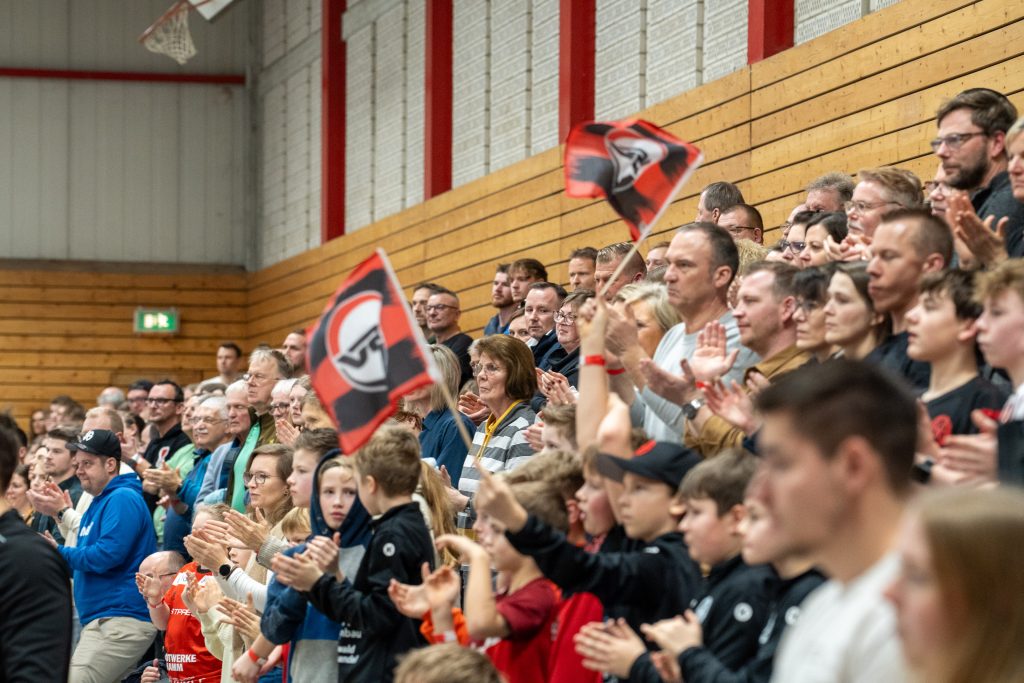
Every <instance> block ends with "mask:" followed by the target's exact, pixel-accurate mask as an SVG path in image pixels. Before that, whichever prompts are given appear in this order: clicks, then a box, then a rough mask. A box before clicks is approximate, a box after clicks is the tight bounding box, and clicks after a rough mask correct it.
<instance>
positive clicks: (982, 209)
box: [971, 171, 1024, 258]
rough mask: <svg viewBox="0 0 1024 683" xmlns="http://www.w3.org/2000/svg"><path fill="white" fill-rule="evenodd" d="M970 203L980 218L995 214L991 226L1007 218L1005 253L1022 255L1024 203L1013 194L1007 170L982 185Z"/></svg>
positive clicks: (1023, 244)
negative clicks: (986, 184) (985, 185)
mask: <svg viewBox="0 0 1024 683" xmlns="http://www.w3.org/2000/svg"><path fill="white" fill-rule="evenodd" d="M971 204H973V205H974V210H975V211H976V212H977V213H978V216H979V217H981V219H982V220H984V219H986V218H988V217H989V216H995V220H994V221H992V226H993V227H995V226H997V225H999V219H1001V218H1004V217H1005V218H1009V219H1010V222H1009V223H1008V224H1007V226H1006V253H1008V254H1009V255H1010V256H1011V257H1014V258H1019V257H1021V256H1024V204H1022V203H1020V202H1018V201H1017V200H1016V199H1015V198H1014V196H1013V190H1012V188H1011V187H1010V174H1009V172H1008V171H1003V172H1001V173H997V174H996V176H995V177H994V178H992V182H990V183H989V184H988V187H983V188H982V189H980V190H978V191H977V192H975V193H974V194H973V195H972V196H971Z"/></svg>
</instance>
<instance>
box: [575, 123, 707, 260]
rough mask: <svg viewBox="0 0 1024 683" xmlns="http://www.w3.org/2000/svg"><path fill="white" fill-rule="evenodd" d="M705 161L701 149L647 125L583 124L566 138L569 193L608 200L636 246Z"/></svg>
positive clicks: (649, 124)
mask: <svg viewBox="0 0 1024 683" xmlns="http://www.w3.org/2000/svg"><path fill="white" fill-rule="evenodd" d="M703 159H704V157H703V155H701V153H700V150H699V149H697V148H696V147H694V146H693V145H691V144H690V143H688V142H683V141H682V140H679V139H677V138H676V137H674V136H673V135H671V134H670V133H667V132H665V131H664V130H662V129H660V128H658V127H657V126H655V125H654V124H652V123H648V122H647V121H642V120H640V119H627V120H625V121H607V122H601V121H589V122H584V123H580V124H577V125H576V126H574V127H573V129H572V130H571V131H570V132H569V137H568V138H567V139H566V145H565V192H566V194H568V195H569V196H570V197H602V196H603V197H605V198H606V199H607V200H608V203H609V204H611V205H612V208H613V209H615V212H616V213H618V214H619V215H620V216H622V219H623V220H624V221H626V223H627V224H628V225H629V234H630V236H631V237H632V238H633V241H634V242H638V241H640V240H642V239H644V238H645V237H647V235H648V233H650V231H651V228H652V227H653V226H654V223H655V222H656V221H657V220H658V218H659V217H660V216H661V214H662V213H663V212H664V211H665V209H666V208H667V207H668V205H669V203H670V202H671V201H672V198H673V197H674V196H675V195H676V192H678V191H679V188H680V187H682V186H683V183H685V182H686V181H687V180H688V179H689V178H690V175H691V174H692V173H693V172H694V171H695V170H697V167H698V166H700V162H701V161H702V160H703Z"/></svg>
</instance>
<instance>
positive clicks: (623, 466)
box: [474, 441, 700, 629]
mask: <svg viewBox="0 0 1024 683" xmlns="http://www.w3.org/2000/svg"><path fill="white" fill-rule="evenodd" d="M598 462H599V467H600V468H602V469H603V472H604V473H605V475H606V476H608V477H610V478H613V479H618V480H621V481H622V483H623V485H624V491H623V493H622V495H621V497H620V499H619V512H620V516H621V519H620V520H619V521H620V523H621V524H622V525H623V527H624V528H625V532H626V535H627V536H628V537H629V538H630V539H633V541H634V542H635V543H634V544H633V545H634V546H635V547H633V548H630V549H629V550H627V551H625V552H601V551H599V552H597V553H596V554H590V553H588V552H586V551H585V550H584V549H582V548H578V547H576V546H574V545H572V544H571V543H569V542H568V541H567V540H566V538H565V535H564V534H563V533H561V532H559V531H556V530H555V529H552V528H551V527H550V526H548V525H546V524H544V523H543V522H541V521H540V520H538V519H537V518H536V517H534V516H533V515H529V514H528V513H527V512H526V510H525V509H524V508H523V507H522V506H521V505H520V504H519V503H518V502H516V499H515V496H513V495H512V491H511V489H510V488H509V485H508V484H507V483H506V482H504V481H502V480H501V479H500V478H496V477H494V476H491V475H489V474H486V473H481V474H482V479H481V484H480V489H479V491H478V492H477V495H476V498H475V499H474V505H476V507H477V509H478V510H479V511H481V512H485V513H487V514H488V515H490V516H491V517H493V518H495V519H496V520H498V521H500V522H501V523H502V524H503V525H504V526H505V527H506V529H507V531H506V532H505V534H506V536H507V537H508V540H509V541H510V542H511V543H512V546H513V547H514V548H515V549H516V550H517V551H518V552H520V553H522V554H524V555H530V556H531V557H533V558H534V560H536V562H537V566H538V567H540V570H541V571H542V572H543V573H544V575H545V576H547V577H548V578H549V579H551V580H552V581H554V582H555V583H556V584H557V585H558V586H559V587H560V588H562V589H563V590H567V591H572V592H580V591H588V592H590V593H593V594H594V595H596V596H597V597H598V598H599V599H600V600H601V602H602V604H603V605H604V608H605V615H606V616H608V617H621V618H623V619H624V620H625V622H626V623H628V624H629V625H630V626H632V627H633V628H634V629H639V627H640V624H642V623H651V620H652V619H655V620H657V619H661V618H664V617H665V616H669V615H674V614H678V613H680V612H681V611H683V610H685V609H686V607H688V606H689V604H690V602H691V601H692V600H693V598H694V597H696V595H697V586H698V583H699V580H700V576H699V573H698V568H697V565H696V564H694V562H693V561H692V560H691V559H690V557H689V556H688V555H687V552H686V547H685V546H684V545H683V538H682V534H681V533H679V532H678V531H677V530H676V528H675V527H676V524H677V516H676V515H674V514H673V513H672V511H671V509H670V508H671V504H672V500H673V498H674V497H675V492H676V488H677V487H678V485H679V483H680V482H681V481H682V479H683V477H684V476H685V475H686V473H687V472H688V471H689V470H690V469H691V468H692V467H694V466H695V465H697V463H699V462H700V456H698V455H696V454H695V453H693V452H692V451H690V450H688V449H685V448H683V447H682V446H678V445H675V444H669V443H655V442H653V441H649V442H648V443H646V444H644V445H643V446H641V447H640V448H639V449H637V451H636V453H635V457H633V458H630V459H626V458H616V457H613V456H609V455H601V456H598Z"/></svg>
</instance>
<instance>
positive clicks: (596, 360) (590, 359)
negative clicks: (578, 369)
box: [582, 356, 606, 365]
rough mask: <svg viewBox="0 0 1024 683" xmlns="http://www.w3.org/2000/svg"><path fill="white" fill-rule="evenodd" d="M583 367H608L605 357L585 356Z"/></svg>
mask: <svg viewBox="0 0 1024 683" xmlns="http://www.w3.org/2000/svg"><path fill="white" fill-rule="evenodd" d="M582 364H583V365H606V362H605V359H604V356H583V363H582Z"/></svg>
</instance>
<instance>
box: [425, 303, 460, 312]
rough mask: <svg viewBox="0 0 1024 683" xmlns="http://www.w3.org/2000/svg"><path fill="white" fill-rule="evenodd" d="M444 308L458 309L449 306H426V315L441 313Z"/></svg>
mask: <svg viewBox="0 0 1024 683" xmlns="http://www.w3.org/2000/svg"><path fill="white" fill-rule="evenodd" d="M446 308H458V306H452V305H451V304H430V305H429V306H427V313H433V312H434V311H437V312H438V313H441V312H443V311H444V310H445V309H446Z"/></svg>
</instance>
